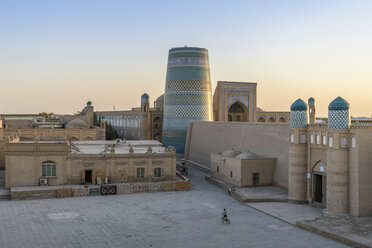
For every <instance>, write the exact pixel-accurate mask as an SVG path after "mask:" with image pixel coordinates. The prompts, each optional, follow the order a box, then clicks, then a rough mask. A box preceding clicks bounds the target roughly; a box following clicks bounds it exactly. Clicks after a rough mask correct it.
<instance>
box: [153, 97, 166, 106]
mask: <svg viewBox="0 0 372 248" xmlns="http://www.w3.org/2000/svg"><path fill="white" fill-rule="evenodd" d="M154 107H155V108H164V94H163V95H161V96H159V97H158V98H157V99H156V101H155V102H154Z"/></svg>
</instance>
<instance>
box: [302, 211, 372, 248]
mask: <svg viewBox="0 0 372 248" xmlns="http://www.w3.org/2000/svg"><path fill="white" fill-rule="evenodd" d="M297 226H300V227H302V228H305V229H307V230H310V231H312V232H316V233H319V234H322V235H325V236H327V237H331V238H334V239H337V240H340V241H342V242H344V243H347V244H350V245H352V246H355V247H372V217H359V218H356V217H353V216H350V215H329V214H326V215H325V216H323V217H321V218H316V219H314V220H304V221H299V222H297Z"/></svg>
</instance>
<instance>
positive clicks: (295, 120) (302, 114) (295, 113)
mask: <svg viewBox="0 0 372 248" xmlns="http://www.w3.org/2000/svg"><path fill="white" fill-rule="evenodd" d="M290 127H291V128H303V127H307V105H306V103H305V102H304V101H303V100H302V99H297V100H296V101H295V102H294V103H293V104H292V105H291V120H290Z"/></svg>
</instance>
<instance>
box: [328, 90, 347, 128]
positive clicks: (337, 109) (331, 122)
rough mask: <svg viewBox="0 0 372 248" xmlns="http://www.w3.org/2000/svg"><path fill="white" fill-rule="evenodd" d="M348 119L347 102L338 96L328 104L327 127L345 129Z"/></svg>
mask: <svg viewBox="0 0 372 248" xmlns="http://www.w3.org/2000/svg"><path fill="white" fill-rule="evenodd" d="M349 121H350V118H349V103H348V102H347V101H345V100H344V99H343V98H342V97H340V96H339V97H337V98H336V99H334V100H333V101H332V102H331V103H330V104H329V105H328V129H334V130H346V129H348V128H349Z"/></svg>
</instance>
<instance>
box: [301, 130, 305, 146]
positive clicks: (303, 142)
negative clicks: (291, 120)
mask: <svg viewBox="0 0 372 248" xmlns="http://www.w3.org/2000/svg"><path fill="white" fill-rule="evenodd" d="M300 143H301V144H305V143H306V134H304V133H302V134H300Z"/></svg>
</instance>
